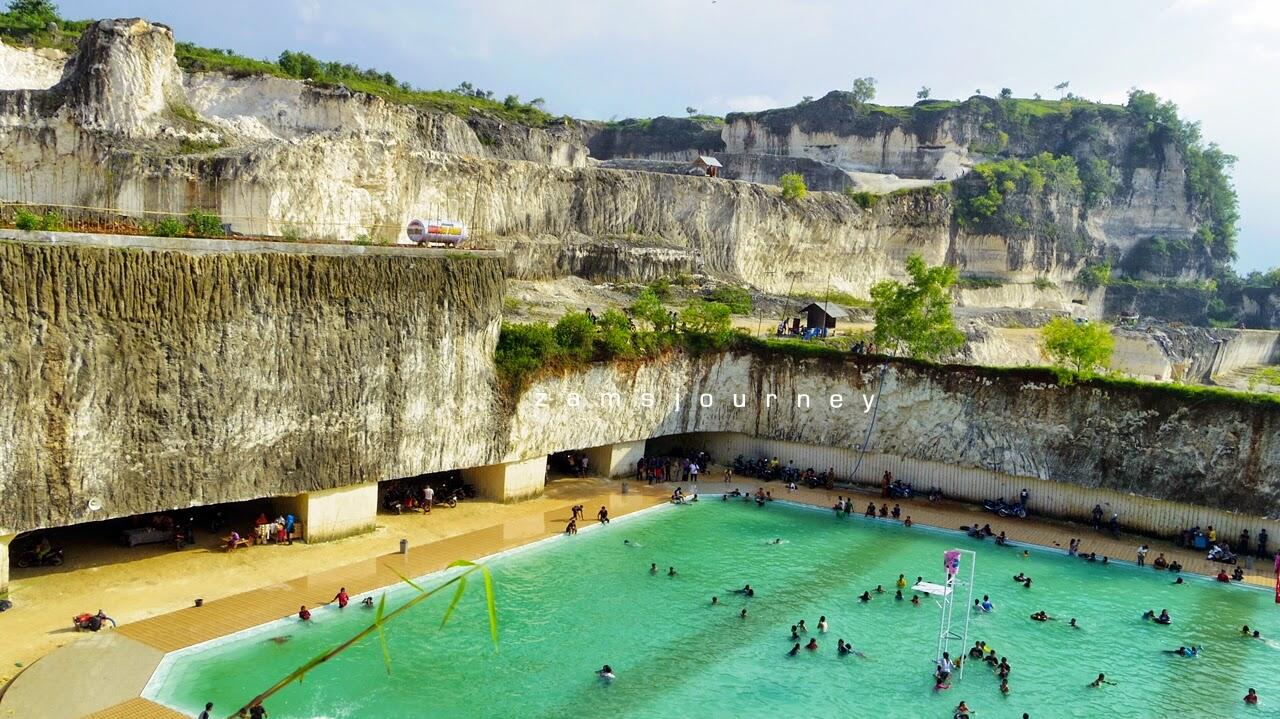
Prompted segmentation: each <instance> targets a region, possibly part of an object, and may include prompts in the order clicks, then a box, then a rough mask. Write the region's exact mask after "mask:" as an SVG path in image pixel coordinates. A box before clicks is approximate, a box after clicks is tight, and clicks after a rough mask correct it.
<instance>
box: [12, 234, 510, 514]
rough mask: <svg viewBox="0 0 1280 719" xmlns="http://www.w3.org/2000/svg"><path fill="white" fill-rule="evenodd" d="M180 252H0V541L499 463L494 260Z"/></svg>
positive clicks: (261, 249) (238, 249) (197, 245)
mask: <svg viewBox="0 0 1280 719" xmlns="http://www.w3.org/2000/svg"><path fill="white" fill-rule="evenodd" d="M185 244H186V245H188V246H189V247H190V250H189V251H175V250H162V249H148V248H146V247H145V246H137V247H131V248H110V247H95V246H82V245H74V244H71V245H66V244H60V245H57V246H55V245H52V244H47V243H38V242H36V243H32V242H23V243H16V242H12V241H6V242H3V243H0V287H2V288H3V290H4V291H3V292H0V358H2V359H0V365H2V366H3V367H4V370H3V372H2V373H0V383H2V384H3V387H4V392H3V393H2V398H0V418H2V419H0V423H2V424H3V426H4V427H5V428H6V431H5V432H4V435H3V437H0V532H3V533H9V532H12V531H15V530H24V529H29V528H33V527H40V526H51V525H57V524H67V523H73V522H82V521H92V520H98V519H107V518H111V517H119V516H127V515H130V514H134V513H139V512H147V511H153V510H156V509H161V508H178V507H185V506H188V504H189V503H196V504H207V503H213V502H221V501H235V500H241V499H249V498H253V497H261V496H271V495H279V494H293V493H297V492H300V491H306V490H309V489H322V488H328V487H335V486H342V485H347V484H352V483H356V482H365V481H371V480H376V479H385V478H388V477H395V476H405V475H410V474H416V473H418V472H419V471H425V470H430V469H434V468H443V467H445V466H446V464H447V466H456V465H457V464H459V463H462V464H484V463H485V462H486V460H489V459H491V456H490V454H489V453H492V452H494V451H495V446H496V445H497V444H499V442H498V441H497V437H499V436H500V435H501V434H502V433H503V432H504V430H503V427H504V423H503V419H502V418H501V417H498V416H496V415H495V414H494V413H493V412H492V407H493V406H494V404H495V400H494V395H493V392H494V385H495V382H494V377H493V365H492V362H491V360H490V357H491V356H492V353H493V348H494V346H495V343H496V341H497V329H498V322H499V313H500V309H501V295H502V284H503V280H502V268H501V260H500V259H499V258H497V257H470V258H468V257H445V256H443V255H438V254H427V253H423V252H422V251H413V250H374V251H372V252H364V253H360V254H350V253H348V254H346V255H334V256H324V255H316V254H305V253H302V252H297V251H292V252H285V251H275V249H273V247H272V246H271V245H261V246H246V244H245V243H235V242H211V241H186V242H185ZM286 249H287V248H286ZM351 249H352V250H360V249H363V248H351ZM446 458H447V459H446ZM95 498H96V499H98V500H99V501H100V502H101V504H102V509H100V510H98V511H90V510H89V509H88V502H89V500H90V499H95Z"/></svg>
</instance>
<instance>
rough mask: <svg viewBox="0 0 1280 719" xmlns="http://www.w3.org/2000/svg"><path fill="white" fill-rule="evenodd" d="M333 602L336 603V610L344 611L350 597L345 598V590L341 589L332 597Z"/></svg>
mask: <svg viewBox="0 0 1280 719" xmlns="http://www.w3.org/2000/svg"><path fill="white" fill-rule="evenodd" d="M333 601H335V602H337V603H338V609H345V608H346V606H347V602H349V601H351V597H348V596H347V588H346V587H342V588H341V589H339V590H338V593H337V594H335V595H334V597H333Z"/></svg>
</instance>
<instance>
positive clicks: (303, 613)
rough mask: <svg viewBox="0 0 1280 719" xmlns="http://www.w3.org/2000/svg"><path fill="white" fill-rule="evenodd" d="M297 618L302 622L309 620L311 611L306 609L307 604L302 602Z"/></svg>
mask: <svg viewBox="0 0 1280 719" xmlns="http://www.w3.org/2000/svg"><path fill="white" fill-rule="evenodd" d="M298 619H301V620H302V621H304V622H309V621H311V612H309V611H307V605H305V604H303V605H302V608H301V609H299V610H298Z"/></svg>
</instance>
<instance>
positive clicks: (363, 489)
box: [294, 482, 378, 542]
mask: <svg viewBox="0 0 1280 719" xmlns="http://www.w3.org/2000/svg"><path fill="white" fill-rule="evenodd" d="M294 501H295V502H296V505H295V506H296V515H297V518H298V521H300V522H302V538H303V539H305V540H306V541H307V542H327V541H329V540H332V539H342V538H343V537H350V536H353V535H356V534H363V533H364V532H371V531H373V527H374V523H375V521H376V519H377V516H378V483H377V482H369V483H367V484H353V485H350V486H347V487H338V488H337V489H323V490H320V491H318V492H307V493H305V494H299V495H298V496H297V497H295V498H294Z"/></svg>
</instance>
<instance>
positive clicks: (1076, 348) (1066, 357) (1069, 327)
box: [1040, 317, 1116, 377]
mask: <svg viewBox="0 0 1280 719" xmlns="http://www.w3.org/2000/svg"><path fill="white" fill-rule="evenodd" d="M1040 346H1041V347H1042V348H1043V349H1044V352H1045V354H1047V355H1048V356H1049V359H1050V361H1052V362H1053V364H1054V367H1055V368H1057V369H1058V370H1059V376H1060V377H1064V376H1065V374H1064V373H1065V371H1067V370H1069V371H1071V372H1074V373H1075V374H1077V375H1084V376H1088V375H1090V374H1093V373H1094V372H1097V371H1099V370H1103V369H1106V368H1107V367H1108V366H1109V365H1110V364H1111V353H1112V351H1114V350H1115V346H1116V341H1115V338H1113V337H1112V336H1111V328H1110V327H1109V326H1107V325H1105V324H1102V323H1094V322H1087V323H1084V324H1077V323H1076V322H1075V321H1073V320H1069V319H1067V318H1065V317H1058V318H1056V319H1054V320H1052V321H1051V322H1049V324H1047V325H1045V326H1044V327H1043V328H1042V329H1041V330H1040Z"/></svg>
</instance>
